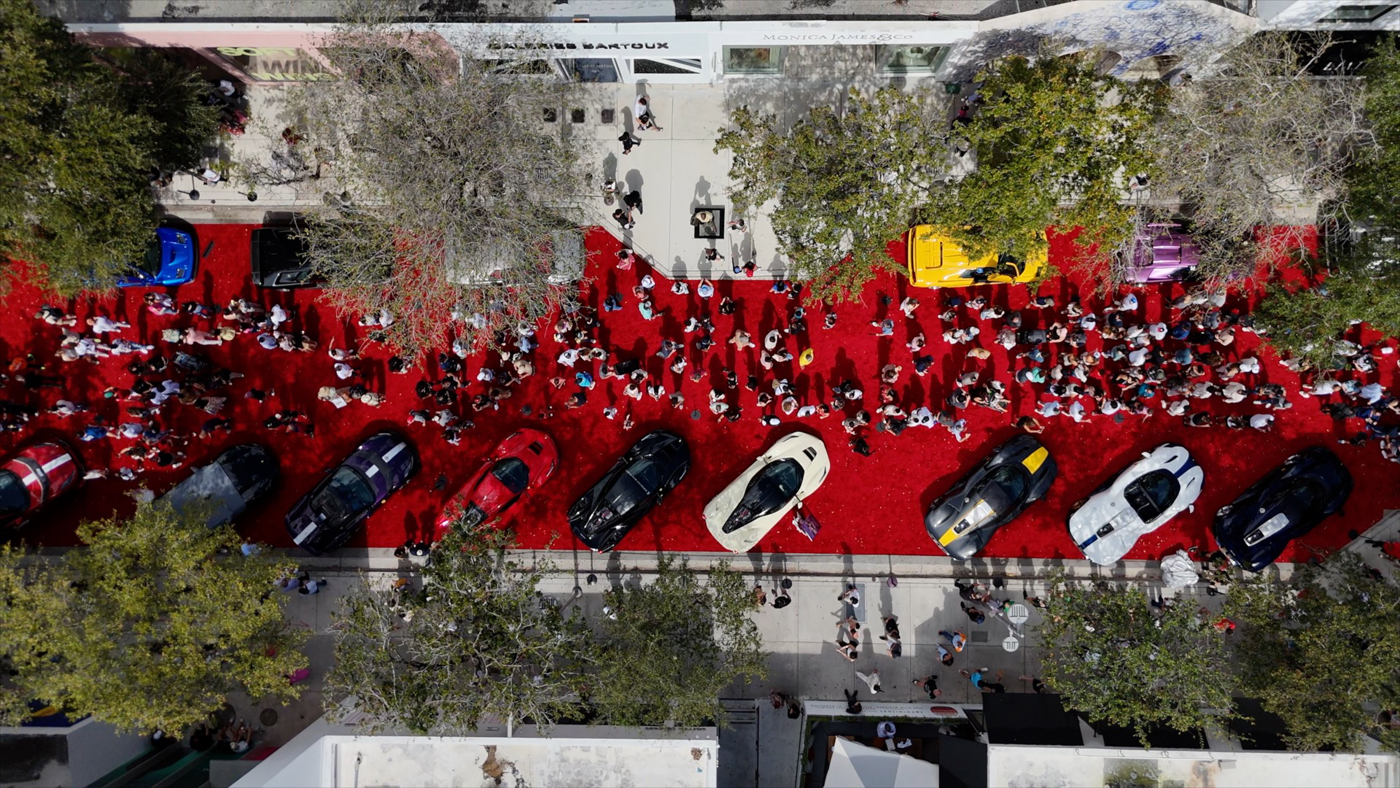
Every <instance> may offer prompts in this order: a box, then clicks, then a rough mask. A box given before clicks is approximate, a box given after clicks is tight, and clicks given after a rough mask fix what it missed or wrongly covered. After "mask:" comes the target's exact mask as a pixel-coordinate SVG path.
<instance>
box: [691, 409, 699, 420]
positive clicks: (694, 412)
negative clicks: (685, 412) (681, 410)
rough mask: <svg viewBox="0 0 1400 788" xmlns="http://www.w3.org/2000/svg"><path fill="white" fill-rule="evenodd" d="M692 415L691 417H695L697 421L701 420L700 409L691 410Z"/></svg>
mask: <svg viewBox="0 0 1400 788" xmlns="http://www.w3.org/2000/svg"><path fill="white" fill-rule="evenodd" d="M690 417H691V418H692V419H695V420H696V421H699V420H700V411H698V410H692V411H691V412H690Z"/></svg>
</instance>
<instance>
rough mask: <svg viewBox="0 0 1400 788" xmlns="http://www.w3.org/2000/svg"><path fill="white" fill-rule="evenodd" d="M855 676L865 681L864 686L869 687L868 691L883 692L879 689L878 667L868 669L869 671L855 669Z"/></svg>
mask: <svg viewBox="0 0 1400 788" xmlns="http://www.w3.org/2000/svg"><path fill="white" fill-rule="evenodd" d="M856 678H858V679H860V680H861V681H863V682H865V686H867V687H869V688H870V691H871V692H872V693H880V692H884V690H882V689H880V669H879V668H876V669H874V670H872V671H870V672H869V673H862V672H860V671H858V670H857V671H856Z"/></svg>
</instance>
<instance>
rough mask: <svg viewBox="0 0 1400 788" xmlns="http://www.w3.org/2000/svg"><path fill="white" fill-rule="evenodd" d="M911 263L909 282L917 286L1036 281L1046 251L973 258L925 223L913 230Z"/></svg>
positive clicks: (909, 253)
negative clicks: (1021, 255)
mask: <svg viewBox="0 0 1400 788" xmlns="http://www.w3.org/2000/svg"><path fill="white" fill-rule="evenodd" d="M907 247H908V252H907V257H908V260H907V263H908V273H909V283H910V284H912V285H913V286H915V287H970V286H972V285H985V284H1019V283H1024V282H1031V281H1034V280H1035V278H1036V276H1038V275H1039V274H1040V269H1041V268H1042V267H1044V266H1045V261H1046V259H1047V256H1046V253H1045V252H1043V251H1042V252H1037V253H1036V254H1035V255H1032V256H1031V257H1030V258H1028V259H1026V260H1020V259H1017V258H1015V257H1012V256H1011V255H1007V254H1001V255H995V254H993V255H986V256H984V257H979V258H977V259H975V260H974V259H972V258H971V257H969V256H968V253H967V252H966V251H964V250H963V248H962V247H961V246H959V245H957V244H956V243H954V242H953V239H951V238H949V237H947V236H945V235H940V234H938V233H936V232H934V230H933V227H932V226H931V225H927V224H921V225H918V226H917V227H914V228H913V229H911V230H910V231H909V238H908V244H907Z"/></svg>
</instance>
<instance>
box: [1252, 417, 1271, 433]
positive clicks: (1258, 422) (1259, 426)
mask: <svg viewBox="0 0 1400 788" xmlns="http://www.w3.org/2000/svg"><path fill="white" fill-rule="evenodd" d="M1273 423H1274V417H1273V416H1272V415H1270V414H1268V413H1256V414H1254V415H1253V416H1250V417H1249V426H1251V427H1253V428H1254V429H1256V430H1259V431H1260V432H1268V430H1269V427H1271V426H1273Z"/></svg>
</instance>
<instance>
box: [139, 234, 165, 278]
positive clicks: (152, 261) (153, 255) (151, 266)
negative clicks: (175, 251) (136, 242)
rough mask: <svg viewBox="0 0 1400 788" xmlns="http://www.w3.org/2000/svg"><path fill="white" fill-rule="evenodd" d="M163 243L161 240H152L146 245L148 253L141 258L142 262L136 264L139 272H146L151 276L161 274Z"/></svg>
mask: <svg viewBox="0 0 1400 788" xmlns="http://www.w3.org/2000/svg"><path fill="white" fill-rule="evenodd" d="M160 256H161V243H160V239H158V238H157V239H152V240H151V242H150V243H148V244H146V253H145V254H144V255H142V256H141V262H139V263H137V264H136V268H137V270H140V271H144V272H146V273H148V274H150V275H151V276H155V275H156V274H158V273H160Z"/></svg>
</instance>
